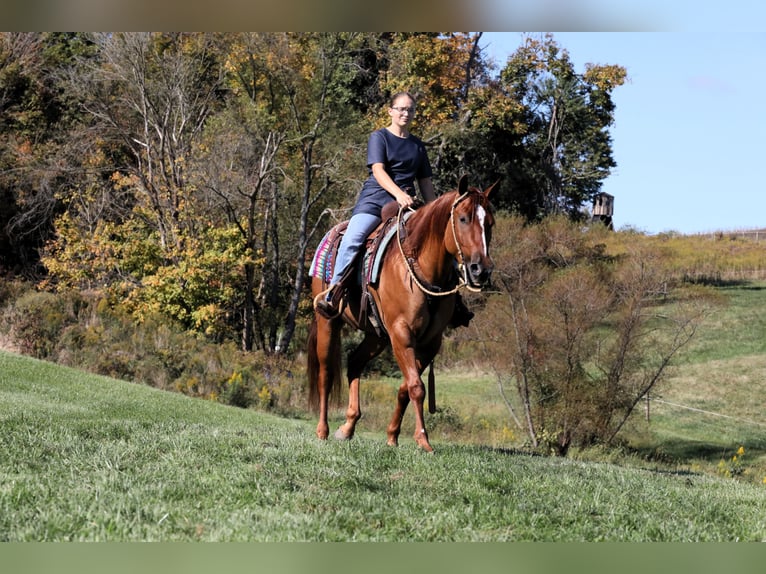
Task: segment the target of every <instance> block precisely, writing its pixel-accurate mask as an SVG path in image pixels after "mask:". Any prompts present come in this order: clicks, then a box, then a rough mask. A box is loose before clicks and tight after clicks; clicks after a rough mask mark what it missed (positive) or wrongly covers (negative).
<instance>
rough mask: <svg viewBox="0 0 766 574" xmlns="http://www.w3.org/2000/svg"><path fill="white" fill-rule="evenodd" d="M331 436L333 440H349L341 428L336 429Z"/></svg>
mask: <svg viewBox="0 0 766 574" xmlns="http://www.w3.org/2000/svg"><path fill="white" fill-rule="evenodd" d="M333 436H334V437H335V440H351V437H350V436H346V434H345V433H344V432H343V431H342V430H341V429H338V430H336V431H335V434H334V435H333Z"/></svg>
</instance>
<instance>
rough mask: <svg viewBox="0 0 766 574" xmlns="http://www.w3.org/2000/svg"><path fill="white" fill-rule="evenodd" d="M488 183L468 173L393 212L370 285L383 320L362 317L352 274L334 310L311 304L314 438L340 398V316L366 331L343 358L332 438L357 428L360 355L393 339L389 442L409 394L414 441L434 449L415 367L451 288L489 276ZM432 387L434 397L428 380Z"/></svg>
mask: <svg viewBox="0 0 766 574" xmlns="http://www.w3.org/2000/svg"><path fill="white" fill-rule="evenodd" d="M495 185H497V184H496V183H495V184H493V185H491V186H490V187H488V188H486V189H485V190H484V191H482V190H480V189H479V188H477V187H469V186H468V180H467V178H466V176H462V177H461V178H460V180H459V182H458V187H457V189H454V190H452V191H449V192H446V193H444V194H443V195H441V196H440V197H438V198H437V199H436V200H434V201H432V202H430V203H427V204H425V205H423V206H422V207H419V208H418V209H417V210H415V211H414V213H411V214H410V217H409V218H408V219H407V220H406V222H402V221H401V219H402V210H401V209H400V210H399V212H398V217H397V231H396V235H397V237H396V239H395V240H391V242H390V243H391V244H389V245H388V247H387V249H386V251H385V252H384V254H383V255H382V263H381V264H380V265H381V266H380V271H379V277H378V280H377V281H376V282H375V283H374V284H370V285H368V286H367V292H368V293H369V295H370V296H371V298H372V303H373V304H374V305H375V307H376V309H377V310H378V313H377V317H378V318H379V321H380V323H382V325H372V324H371V321H370V320H369V319H361V320H360V307H361V299H362V287H361V286H360V285H359V284H356V282H353V281H352V282H351V283H352V284H351V285H350V286H348V288H347V289H348V291H347V297H346V300H345V301H344V304H343V307H342V310H341V312H340V313H339V315H338V316H336V317H334V318H327V317H325V316H323V315H322V314H320V313H319V312H318V311H317V310H316V309H315V311H314V317H313V320H312V323H311V327H310V330H309V337H308V344H307V371H308V379H309V404H310V406H311V407H312V408H313V409H314V411H315V412H316V411H318V413H319V421H318V423H317V428H316V434H317V437H318V438H319V439H322V440H326V439H327V437H328V435H329V425H328V422H327V409H328V403H329V401H330V393H331V391H335V394H336V396H338V395H339V392H340V375H341V373H340V371H341V331H342V329H343V325H344V323H345V324H347V325H350V326H351V327H353V328H355V329H358V330H360V331H363V332H364V338H363V340H362V342H361V343H360V344H359V345H358V346H357V347H356V349H354V350H353V351H352V352H351V353H350V354H349V356H348V360H347V373H346V374H347V378H348V388H349V395H348V408H347V409H346V421H345V423H344V424H342V425H341V426H340V427H339V428H338V430H337V431H336V432H335V434H334V436H335V438H336V439H339V440H349V439H351V438H352V437H353V436H354V432H355V429H356V424H357V421H358V420H359V418H360V417H361V414H362V413H361V410H360V403H359V383H360V377H361V374H362V372H363V370H364V367H365V366H366V365H367V363H368V362H369V361H371V360H372V359H374V358H375V357H376V356H377V355H379V354H380V353H381V352H382V351H383V350H384V349H385V348H386V347H387V346H388V345H390V346H391V349H392V351H393V355H394V357H395V359H396V362H397V364H398V366H399V369H400V371H401V373H402V384H401V386H400V387H399V390H398V393H397V401H396V407H395V409H394V413H393V416H392V418H391V422H390V423H389V425H388V428H387V430H386V435H387V441H386V442H387V444H389V445H391V446H398V444H399V433H400V431H401V423H402V418H403V416H404V413H405V410H406V408H407V405H408V404H409V403H410V402H412V403H413V406H414V410H415V434H414V439H415V442H416V444H417V445H418V446H419V447H420V448H421V449H423V450H424V451H426V452H433V448H432V446H431V444H430V442H429V440H428V433H427V431H426V428H425V422H424V417H423V400H424V398H425V396H426V390H425V386H424V384H423V381H422V379H421V375H422V373H423V371H424V370H425V368H426V367H427V366H429V365H431V364H432V362H433V360H434V358H435V356H436V354H437V353H438V352H439V349H440V347H441V344H442V339H443V335H444V332H445V330H446V328H447V327H448V325H449V321H450V319H451V317H452V314H453V310H454V306H455V301H456V293H457V292H458V290H459V289H461V288H463V287H466V288H468V289H471V290H473V291H479V290H481V288H482V287H484V286H486V285H487V284H488V283H489V280H490V276H491V273H492V270H493V267H494V263H493V262H492V259H491V258H490V255H489V244H490V240H491V236H492V226H493V225H494V217H493V209H492V205H491V203H490V201H489V196H490V194H491V193H492V191H493V189H494V187H495ZM392 204H393V206H394V207H396V205H397V204H396V202H392ZM384 221H385V219H384ZM382 225H384V224H381V226H382ZM379 229H380V228H379ZM374 234H375V232H373V235H374ZM393 244H396V245H393ZM319 275H321V274H319ZM326 280H327V279H326V277H324V276H314V277H312V280H311V290H312V294H313V296H314V297H315V299H316V297H318V296H320V295H321V294H322V293H324V292H326V289H327V287H328V284H327V282H326ZM429 391H430V393H431V397H432V396H433V386H432V385H431V384H429ZM431 397H429V400H430V399H431ZM429 408H431V403H429ZM434 409H435V407H434Z"/></svg>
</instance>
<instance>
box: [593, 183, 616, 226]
mask: <svg viewBox="0 0 766 574" xmlns="http://www.w3.org/2000/svg"><path fill="white" fill-rule="evenodd" d="M613 215H614V196H613V195H609V194H608V193H604V192H601V193H599V194H598V195H597V196H596V197H594V198H593V213H592V217H591V221H600V222H601V223H603V224H604V225H606V226H607V227H608V228H609V229H614V225H613V224H612V216H613Z"/></svg>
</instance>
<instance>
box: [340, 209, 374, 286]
mask: <svg viewBox="0 0 766 574" xmlns="http://www.w3.org/2000/svg"><path fill="white" fill-rule="evenodd" d="M380 222H381V219H380V217H378V216H377V215H370V214H369V213H357V214H356V215H353V216H351V219H350V220H349V222H348V227H347V228H346V233H345V234H344V235H343V239H341V241H340V246H339V247H338V258H337V259H336V261H335V268H334V269H333V273H332V280H331V281H330V284H331V285H337V284H338V283H339V282H340V280H341V277H343V274H344V273H345V272H346V271H347V270H348V268H349V267H351V265H352V264H353V263H354V260H355V259H356V256H357V255H358V254H359V251H360V250H361V249H362V246H363V245H364V242H365V240H366V239H367V236H368V235H369V234H370V233H372V230H373V229H375V228H376V227H377V226H378V225H380Z"/></svg>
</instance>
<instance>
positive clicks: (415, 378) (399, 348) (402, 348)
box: [388, 337, 433, 452]
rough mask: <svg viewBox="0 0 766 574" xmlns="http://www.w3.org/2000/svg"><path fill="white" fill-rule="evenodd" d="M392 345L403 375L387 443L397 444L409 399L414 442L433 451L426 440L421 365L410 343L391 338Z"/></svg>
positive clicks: (407, 339) (404, 338)
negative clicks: (413, 410)
mask: <svg viewBox="0 0 766 574" xmlns="http://www.w3.org/2000/svg"><path fill="white" fill-rule="evenodd" d="M399 340H400V341H401V340H404V341H411V340H412V338H411V337H402V338H400V339H399ZM392 347H393V349H394V356H395V357H396V361H397V363H399V368H400V369H401V371H402V375H403V376H404V383H403V384H402V386H401V387H400V388H399V394H398V402H397V407H396V410H395V411H394V416H393V418H392V419H391V423H390V424H389V426H388V444H391V445H395V444H397V442H398V436H399V431H400V430H401V423H402V417H403V416H404V411H405V409H406V408H407V404H408V403H409V402H410V401H411V402H412V405H413V408H414V409H415V435H414V438H415V442H416V443H417V444H418V446H420V448H422V449H423V450H425V451H426V452H433V448H432V447H431V443H429V442H428V433H427V432H426V425H425V419H424V417H423V400H424V399H425V396H426V387H425V385H424V384H423V380H422V379H421V378H420V371H421V367H420V365H419V363H418V360H417V359H416V356H415V350H414V348H413V346H412V345H411V344H405V345H400V344H398V342H394V339H393V338H392Z"/></svg>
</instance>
